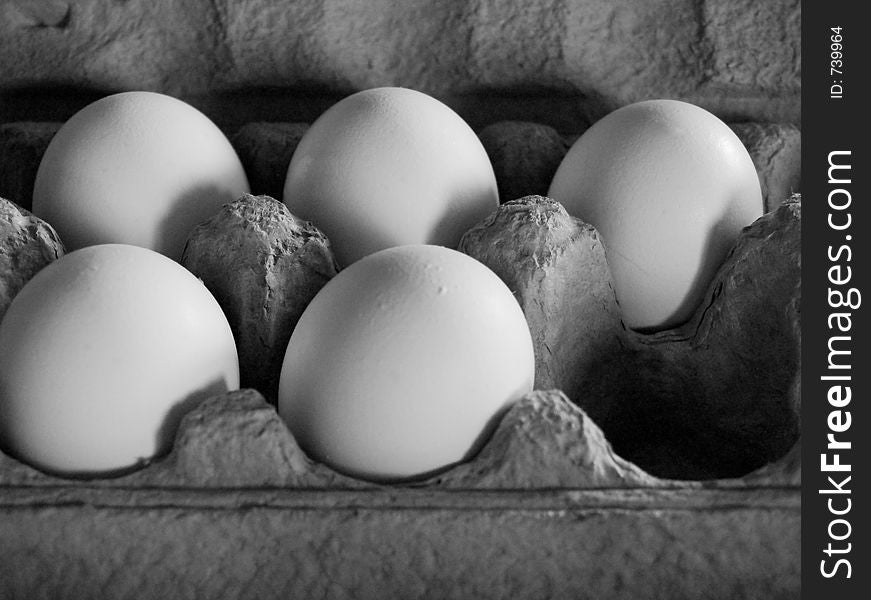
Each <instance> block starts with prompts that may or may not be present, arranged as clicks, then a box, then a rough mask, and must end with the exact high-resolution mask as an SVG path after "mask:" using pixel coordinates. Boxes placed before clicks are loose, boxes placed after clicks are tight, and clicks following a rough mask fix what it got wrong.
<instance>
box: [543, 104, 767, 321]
mask: <svg viewBox="0 0 871 600" xmlns="http://www.w3.org/2000/svg"><path fill="white" fill-rule="evenodd" d="M548 195H549V196H550V197H551V198H553V199H554V200H557V201H558V202H560V203H561V204H563V206H565V208H566V210H567V211H568V212H569V214H571V215H573V216H575V217H578V218H580V219H581V220H583V221H586V222H587V223H590V224H592V225H593V226H594V227H596V229H597V230H598V231H599V233H600V234H601V235H602V240H603V244H604V246H605V252H606V257H607V261H608V266H609V268H610V271H611V276H612V278H613V283H614V288H615V293H616V297H617V300H618V302H619V304H620V309H621V311H622V317H623V321H624V323H625V324H626V325H627V326H628V327H630V328H632V329H636V330H640V331H652V330H661V329H667V328H670V327H675V326H678V325H680V324H681V323H683V322H685V321H686V320H687V319H689V318H690V317H691V316H692V315H693V313H694V311H695V310H696V308H697V307H698V305H699V303H700V302H701V300H702V297H703V295H704V293H705V290H706V288H707V286H708V284H709V283H710V281H711V279H712V277H713V275H714V273H715V271H716V269H717V268H718V266H719V265H720V264H721V263H722V261H723V259H724V258H725V256H726V254H727V253H728V252H729V250H730V248H731V247H732V245H733V244H734V242H735V240H736V238H737V237H738V235H739V233H740V232H741V229H742V228H744V227H745V226H746V225H749V224H750V223H752V222H753V221H754V220H755V219H756V218H758V217H759V216H760V215H761V214H762V211H763V201H762V192H761V189H760V184H759V178H758V176H757V173H756V169H755V167H754V165H753V161H752V160H751V158H750V155H749V154H748V152H747V150H746V149H745V148H744V146H743V145H742V144H741V141H740V140H739V139H738V137H737V136H736V135H735V134H734V133H733V132H732V130H731V129H729V127H728V126H727V125H726V124H725V123H723V122H722V121H721V120H720V119H718V118H717V117H715V116H714V115H713V114H711V113H709V112H708V111H706V110H704V109H702V108H700V107H698V106H694V105H692V104H689V103H686V102H681V101H677V100H648V101H644V102H639V103H636V104H631V105H628V106H624V107H622V108H620V109H618V110H616V111H614V112H612V113H610V114H609V115H607V116H605V117H604V118H603V119H601V120H599V121H598V122H596V123H595V124H594V125H593V126H592V127H590V129H588V130H587V131H586V132H585V133H584V134H583V135H582V136H581V137H580V138H579V139H578V140H577V141H576V142H575V143H574V145H573V146H572V147H571V149H570V150H569V152H568V153H567V154H566V156H565V158H564V159H563V161H562V163H561V164H560V166H559V168H558V169H557V171H556V173H555V175H554V178H553V181H552V183H551V185H550V190H549V192H548Z"/></svg>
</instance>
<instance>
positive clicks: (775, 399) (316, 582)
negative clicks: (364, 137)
mask: <svg viewBox="0 0 871 600" xmlns="http://www.w3.org/2000/svg"><path fill="white" fill-rule="evenodd" d="M305 128H306V125H305V124H295V123H262V122H261V123H251V124H248V125H245V126H244V127H242V128H240V129H238V130H237V131H236V132H235V133H233V132H231V139H232V141H233V143H234V145H235V147H236V149H237V151H238V152H239V154H240V157H241V158H242V160H243V163H244V164H245V167H246V170H247V171H248V173H249V177H250V180H251V186H252V190H253V191H255V193H259V194H266V195H271V196H273V197H279V198H280V193H281V186H282V184H283V178H284V173H285V172H286V168H287V164H288V162H289V159H290V155H291V154H292V152H293V149H294V147H295V145H296V142H298V140H299V138H300V136H301V134H302V132H304V130H305ZM734 128H735V130H736V132H737V133H738V134H739V136H741V137H742V139H743V140H744V142H745V144H746V145H747V146H748V149H749V150H750V152H751V155H752V157H753V158H754V162H755V164H756V165H757V168H758V170H759V173H760V180H761V182H762V184H763V191H764V194H765V197H766V203H767V208H768V212H767V213H766V215H765V216H763V217H762V218H760V219H759V220H758V221H757V222H755V223H754V224H752V225H751V226H749V227H748V228H746V229H745V231H744V232H743V233H742V236H741V237H740V239H739V240H738V241H737V242H736V244H735V246H734V248H733V250H732V252H731V253H730V255H729V256H728V258H727V259H726V261H725V262H724V264H723V265H722V266H721V267H720V269H719V271H718V272H717V274H716V276H715V278H714V280H713V281H712V283H711V285H710V287H709V289H708V293H707V295H706V297H705V301H704V302H703V303H702V305H701V306H700V307H699V308H698V310H697V311H696V313H695V315H694V317H693V318H692V319H691V320H690V321H689V322H688V323H687V324H685V325H683V326H681V327H679V328H677V329H673V330H668V331H664V332H660V333H657V334H651V335H641V334H637V333H634V332H631V331H628V330H626V329H625V328H624V327H622V324H621V323H620V319H619V310H618V307H617V305H616V302H615V300H614V296H613V290H612V289H611V285H610V280H609V276H608V273H607V266H606V264H605V261H604V252H603V249H602V245H601V240H599V238H598V234H597V233H596V231H595V229H593V228H592V227H590V226H588V225H585V224H584V223H582V222H580V221H578V220H577V219H574V218H572V217H570V216H568V215H567V214H566V213H565V211H564V210H562V207H561V206H559V205H558V204H557V203H555V202H553V201H551V200H549V199H547V198H545V197H543V194H544V193H545V192H546V187H547V184H548V183H549V178H550V177H551V176H552V174H553V171H554V170H555V169H556V165H557V164H558V162H559V159H561V157H562V155H564V154H565V152H566V150H567V148H568V144H569V143H570V142H571V141H572V139H571V138H566V137H564V136H561V135H559V134H558V133H557V132H556V131H555V130H553V129H551V128H550V127H547V126H544V125H541V124H537V123H529V122H500V123H495V124H493V125H490V126H488V127H487V128H486V129H484V130H482V131H480V132H479V134H480V136H481V139H482V141H483V142H484V145H485V147H486V148H487V150H488V153H489V154H490V156H491V159H492V161H493V164H494V169H495V171H496V173H497V178H498V183H499V189H500V194H501V196H502V200H503V204H502V205H501V207H500V208H499V210H498V211H496V212H495V213H494V214H493V215H491V217H489V218H488V219H486V220H485V221H484V222H482V223H481V224H479V225H478V226H475V227H473V228H472V229H470V230H469V232H467V234H466V236H465V237H464V238H463V241H462V242H461V245H460V249H461V250H462V251H464V252H467V253H468V254H470V255H472V256H474V257H475V258H477V259H478V260H481V261H482V262H484V263H485V264H487V265H488V266H490V267H491V268H492V269H493V270H494V271H495V272H496V273H497V274H498V275H500V277H502V278H503V280H505V281H506V283H508V285H509V287H511V288H512V290H513V291H514V292H515V294H516V296H517V298H518V301H519V302H520V303H521V306H522V307H523V308H524V311H525V314H526V316H527V320H528V322H529V324H530V329H531V332H532V334H533V341H534V344H535V347H536V355H537V364H536V368H537V379H536V391H535V392H533V393H531V394H529V395H527V396H526V397H524V398H523V399H522V400H521V401H520V402H519V403H517V404H516V405H515V406H514V407H512V408H511V409H510V410H509V412H508V413H507V414H506V415H505V416H504V417H503V419H502V421H501V422H500V424H499V425H498V427H497V429H496V430H495V432H494V434H493V435H492V437H491V438H490V439H489V441H488V442H487V443H486V444H485V445H484V446H483V448H482V449H481V451H480V452H479V453H478V454H477V455H476V457H474V458H473V459H472V460H471V461H469V462H466V463H462V464H459V465H456V466H454V467H453V468H451V469H449V470H447V471H445V472H442V473H440V474H438V475H435V476H433V477H431V478H430V479H427V480H425V481H418V482H414V483H409V484H404V485H390V486H386V485H376V484H372V483H369V482H365V481H361V480H357V479H354V478H351V477H348V476H345V475H343V474H341V473H338V472H336V471H333V470H332V469H330V468H328V467H326V466H325V465H323V464H319V463H317V462H314V461H312V460H311V459H310V458H309V457H307V456H306V455H305V453H304V452H303V451H302V450H301V449H300V448H299V446H298V445H297V444H296V441H295V440H294V438H293V436H292V434H291V433H290V432H289V431H288V429H287V428H286V427H285V425H284V423H283V422H282V421H281V419H280V418H279V417H278V415H277V413H276V411H275V408H274V406H273V405H272V404H270V402H269V401H267V399H266V398H267V396H268V395H267V394H264V393H261V391H257V390H254V389H251V388H246V389H242V390H239V391H234V392H229V393H227V394H223V395H219V396H215V397H212V398H210V399H208V400H206V401H204V402H203V403H202V404H200V405H199V406H198V407H196V408H195V409H194V410H192V411H191V412H190V413H189V414H187V415H186V416H185V417H184V419H183V420H182V422H181V425H180V428H179V430H178V433H177V436H176V440H175V444H174V446H173V449H172V451H171V452H170V454H169V455H167V456H164V457H160V458H158V459H156V460H154V461H153V462H152V463H151V464H149V465H147V466H145V467H144V468H143V469H141V470H138V471H136V472H134V473H131V474H128V475H126V476H123V477H118V478H113V479H92V480H67V479H62V478H58V477H53V476H49V475H46V474H43V473H40V472H39V471H36V470H35V469H32V468H30V467H29V466H27V465H25V464H23V463H21V462H19V461H17V460H15V459H14V458H12V457H10V456H6V455H0V540H2V543H0V597H28V598H38V597H52V598H60V597H75V598H81V597H89V598H127V597H130V598H133V597H136V598H152V597H154V598H164V597H173V598H188V597H189V598H279V597H282V598H283V597H326V598H341V597H354V598H385V597H438V598H468V597H482V598H505V597H515V598H531V597H554V598H557V597H567V598H568V597H570V598H633V599H634V598H671V599H679V598H758V597H765V598H789V597H797V596H798V595H799V592H800V539H801V527H800V482H801V475H800V440H799V438H798V426H799V416H798V412H799V407H800V394H799V387H800V373H799V353H800V352H799V350H800V331H799V325H800V313H799V309H798V306H799V301H800V268H799V267H800V254H799V240H800V221H801V218H800V217H801V204H800V199H799V198H798V197H793V196H792V192H794V191H797V188H798V152H799V143H800V136H799V133H798V130H797V129H796V128H795V127H794V126H791V125H772V124H765V125H763V124H758V123H744V124H741V125H735V126H734ZM56 130H57V124H46V123H11V124H5V125H2V126H0V156H2V157H3V161H2V163H0V165H2V169H0V196H3V197H6V198H8V199H10V200H13V201H15V202H17V203H18V204H20V205H24V206H25V207H26V205H27V202H28V200H29V190H32V178H33V175H34V174H35V170H36V165H37V164H38V160H39V157H40V156H41V153H42V151H44V148H45V146H46V145H47V142H48V140H49V139H50V138H51V135H53V133H54V131H56ZM500 239H502V240H510V242H511V243H510V244H509V245H508V249H504V248H503V249H500V250H498V251H494V247H496V244H495V241H496V240H500ZM0 254H2V253H0Z"/></svg>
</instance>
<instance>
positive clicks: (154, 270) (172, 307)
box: [0, 244, 239, 477]
mask: <svg viewBox="0 0 871 600" xmlns="http://www.w3.org/2000/svg"><path fill="white" fill-rule="evenodd" d="M238 387H239V363H238V358H237V355H236V345H235V343H234V340H233V334H232V333H231V331H230V326H229V324H228V323H227V320H226V318H225V317H224V314H223V312H222V311H221V308H220V307H219V306H218V303H217V301H216V300H215V299H214V297H212V295H211V294H210V293H209V291H208V290H207V289H206V287H205V286H204V285H203V284H202V283H201V282H200V281H199V280H198V279H197V278H196V277H194V276H193V275H192V274H191V273H190V272H189V271H187V270H186V269H185V268H184V267H182V266H181V265H179V264H178V263H176V262H174V261H172V260H171V259H169V258H167V257H165V256H163V255H161V254H159V253H157V252H154V251H152V250H148V249H145V248H140V247H136V246H131V245H123V244H105V245H96V246H90V247H87V248H83V249H80V250H77V251H74V252H71V253H69V254H67V255H65V256H63V257H62V258H60V259H58V260H57V261H55V262H53V263H52V264H50V265H48V266H47V267H45V268H43V269H42V270H41V271H39V273H37V274H36V275H35V276H34V277H33V279H31V280H30V281H29V282H28V283H27V284H26V285H25V286H24V287H23V288H22V289H21V291H20V292H19V293H18V295H16V297H15V299H14V300H13V301H12V304H11V305H10V307H9V310H8V311H7V312H6V314H5V316H4V317H3V320H2V322H0V445H2V447H3V449H4V451H8V452H9V453H11V454H12V455H13V456H16V457H17V458H19V459H20V460H22V461H23V462H26V463H28V464H30V465H32V466H34V467H36V468H38V469H41V470H43V471H46V472H48V473H52V474H56V475H61V476H70V477H102V476H111V475H116V474H120V473H123V472H126V471H129V470H131V469H135V468H136V467H138V466H140V465H142V464H144V463H146V462H147V461H149V460H151V459H153V458H155V457H157V456H160V455H162V454H164V453H166V452H167V451H168V450H169V449H170V447H171V446H172V442H173V438H174V436H175V431H176V428H177V426H178V423H179V421H180V419H181V417H182V416H183V415H184V413H185V412H186V411H188V410H190V409H191V408H192V407H193V406H194V405H196V404H197V403H198V402H200V401H201V400H203V399H204V398H206V397H208V396H210V395H213V394H217V393H223V392H225V391H228V390H233V389H238Z"/></svg>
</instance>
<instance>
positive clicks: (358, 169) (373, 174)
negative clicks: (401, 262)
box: [283, 87, 499, 266]
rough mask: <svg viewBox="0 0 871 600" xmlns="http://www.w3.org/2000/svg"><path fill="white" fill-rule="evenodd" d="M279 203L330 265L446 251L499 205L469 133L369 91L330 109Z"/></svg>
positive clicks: (399, 91) (425, 104) (299, 155)
mask: <svg viewBox="0 0 871 600" xmlns="http://www.w3.org/2000/svg"><path fill="white" fill-rule="evenodd" d="M283 201H284V203H285V204H287V206H288V207H289V208H290V210H291V212H293V213H294V214H295V215H297V216H299V217H301V218H303V219H307V220H310V221H312V222H314V224H315V225H317V226H318V227H319V228H320V229H321V230H323V231H324V233H326V235H327V237H328V238H329V239H330V242H331V243H332V245H333V248H334V250H335V252H336V258H337V259H338V261H339V264H340V265H342V266H347V265H349V264H351V263H352V262H354V261H355V260H358V259H360V258H362V257H363V256H366V255H367V254H371V253H372V252H376V251H378V250H382V249H384V248H389V247H391V246H399V245H405V244H438V245H442V246H447V247H449V248H455V247H456V246H457V243H458V242H459V240H460V237H461V236H462V234H463V232H465V231H466V229H468V228H469V227H470V226H471V225H473V224H474V223H476V222H477V221H479V220H480V219H482V218H484V217H485V216H487V215H488V214H489V213H490V212H492V211H493V210H495V209H496V208H497V206H498V205H499V194H498V190H497V187H496V177H495V175H494V173H493V166H492V165H491V164H490V159H489V158H488V156H487V152H486V151H485V150H484V147H483V146H482V144H481V142H480V140H479V139H478V136H477V135H475V132H474V131H473V130H472V129H471V127H469V125H468V124H466V122H465V121H463V119H462V118H460V116H459V115H457V114H456V113H455V112H454V111H453V110H451V109H450V108H448V107H447V106H446V105H445V104H443V103H442V102H440V101H438V100H436V99H435V98H432V97H430V96H428V95H426V94H423V93H421V92H417V91H414V90H409V89H404V88H390V87H386V88H373V89H370V90H365V91H362V92H358V93H356V94H353V95H351V96H348V97H347V98H345V99H343V100H341V101H340V102H338V103H336V104H335V105H333V106H332V107H331V108H330V109H328V110H327V111H326V112H325V113H324V114H323V115H321V116H320V117H319V118H318V119H317V120H316V121H315V122H314V123H313V124H312V126H311V127H310V128H309V129H308V131H307V132H306V134H305V135H304V136H303V138H302V140H301V141H300V143H299V146H298V147H297V148H296V151H295V153H294V155H293V158H292V159H291V162H290V166H289V167H288V172H287V180H286V182H285V186H284V196H283Z"/></svg>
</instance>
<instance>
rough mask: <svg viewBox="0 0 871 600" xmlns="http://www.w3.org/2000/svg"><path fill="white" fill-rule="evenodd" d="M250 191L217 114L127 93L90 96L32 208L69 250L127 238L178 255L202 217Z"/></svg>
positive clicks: (45, 167)
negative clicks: (214, 117)
mask: <svg viewBox="0 0 871 600" xmlns="http://www.w3.org/2000/svg"><path fill="white" fill-rule="evenodd" d="M249 191H250V190H249V186H248V179H247V177H246V175H245V171H244V169H243V167H242V163H241V161H240V160H239V157H238V156H237V155H236V152H235V150H234V149H233V147H232V146H231V145H230V142H229V141H228V140H227V138H226V137H225V136H224V134H223V133H222V132H221V130H220V129H219V128H218V127H217V126H216V125H215V124H214V123H213V122H212V121H211V120H209V119H208V117H206V116H205V115H204V114H202V113H201V112H200V111H198V110H197V109H196V108H194V107H193V106H190V105H189V104H187V103H185V102H182V101H181V100H178V99H175V98H172V97H170V96H166V95H163V94H157V93H153V92H141V91H135V92H124V93H120V94H114V95H111V96H107V97H105V98H101V99H100V100H97V101H96V102H93V103H91V104H89V105H88V106H86V107H85V108H83V109H82V110H80V111H79V112H77V113H76V114H75V115H73V116H72V117H71V118H70V119H69V120H68V121H67V122H66V123H64V125H63V126H62V127H61V128H60V130H59V131H58V132H57V134H56V135H55V136H54V137H53V138H52V140H51V143H50V144H49V146H48V148H47V149H46V152H45V154H44V156H43V158H42V161H41V162H40V164H39V169H38V171H37V174H36V180H35V182H34V189H33V213H34V214H36V215H37V216H38V217H40V218H42V219H44V220H46V221H48V222H49V223H50V224H51V225H52V226H53V227H54V228H55V230H56V231H57V232H58V234H59V235H60V236H61V239H62V240H63V241H64V245H65V246H66V247H67V248H68V249H70V250H75V249H78V248H83V247H85V246H90V245H94V244H103V243H124V244H133V245H137V246H142V247H144V248H150V249H152V250H156V251H158V252H160V253H162V254H165V255H167V256H169V257H170V258H173V259H175V260H178V259H179V258H180V257H181V252H182V250H183V248H184V242H185V239H186V237H187V234H188V233H189V232H190V230H191V229H192V228H193V227H194V226H195V225H197V224H199V223H200V222H202V221H204V220H206V219H207V218H209V217H211V216H212V215H213V214H215V213H216V212H217V211H218V210H219V209H220V208H221V206H223V205H224V204H225V203H227V202H231V201H233V200H235V199H236V198H237V197H239V196H240V195H242V194H243V193H247V192H249Z"/></svg>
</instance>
